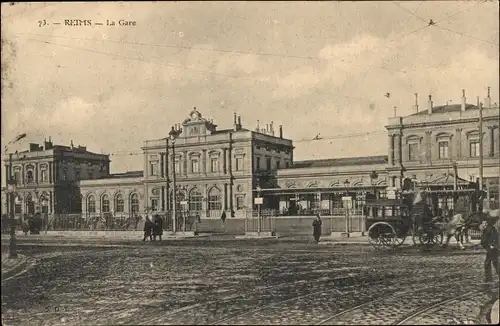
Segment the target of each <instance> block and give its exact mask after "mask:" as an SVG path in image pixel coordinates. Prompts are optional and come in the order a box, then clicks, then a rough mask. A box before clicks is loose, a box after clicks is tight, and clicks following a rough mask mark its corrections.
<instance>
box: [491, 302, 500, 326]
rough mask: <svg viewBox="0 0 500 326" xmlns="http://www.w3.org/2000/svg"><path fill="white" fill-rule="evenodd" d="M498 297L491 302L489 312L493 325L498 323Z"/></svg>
mask: <svg viewBox="0 0 500 326" xmlns="http://www.w3.org/2000/svg"><path fill="white" fill-rule="evenodd" d="M498 314H499V312H498V299H497V300H496V301H495V303H494V304H493V307H492V308H491V312H490V322H491V323H492V324H494V325H498Z"/></svg>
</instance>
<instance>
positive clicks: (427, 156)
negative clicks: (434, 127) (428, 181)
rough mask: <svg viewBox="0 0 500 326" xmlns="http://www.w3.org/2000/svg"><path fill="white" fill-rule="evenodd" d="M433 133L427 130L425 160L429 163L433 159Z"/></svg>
mask: <svg viewBox="0 0 500 326" xmlns="http://www.w3.org/2000/svg"><path fill="white" fill-rule="evenodd" d="M431 134H432V131H430V130H428V131H426V132H425V161H426V162H427V163H430V162H431V160H432V152H431V151H432V146H431V141H432V139H431Z"/></svg>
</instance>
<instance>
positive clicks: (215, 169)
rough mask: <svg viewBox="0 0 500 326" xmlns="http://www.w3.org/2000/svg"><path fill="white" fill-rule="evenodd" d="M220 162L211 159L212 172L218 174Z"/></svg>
mask: <svg viewBox="0 0 500 326" xmlns="http://www.w3.org/2000/svg"><path fill="white" fill-rule="evenodd" d="M218 163H219V162H218V160H217V159H216V158H211V159H210V172H217V170H218Z"/></svg>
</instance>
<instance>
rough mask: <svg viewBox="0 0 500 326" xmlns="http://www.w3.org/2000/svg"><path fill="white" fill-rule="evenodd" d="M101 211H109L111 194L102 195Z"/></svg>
mask: <svg viewBox="0 0 500 326" xmlns="http://www.w3.org/2000/svg"><path fill="white" fill-rule="evenodd" d="M101 212H102V213H109V196H108V195H102V197H101Z"/></svg>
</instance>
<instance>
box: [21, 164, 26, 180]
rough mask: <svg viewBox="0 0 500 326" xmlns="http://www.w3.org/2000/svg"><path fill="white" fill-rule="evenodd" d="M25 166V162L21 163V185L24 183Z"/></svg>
mask: <svg viewBox="0 0 500 326" xmlns="http://www.w3.org/2000/svg"><path fill="white" fill-rule="evenodd" d="M25 167H26V165H25V164H23V165H21V184H23V185H24V184H26V178H25V176H24V174H25V173H26V170H25Z"/></svg>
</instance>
